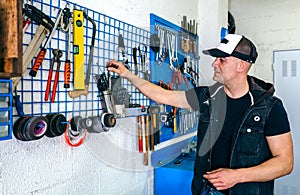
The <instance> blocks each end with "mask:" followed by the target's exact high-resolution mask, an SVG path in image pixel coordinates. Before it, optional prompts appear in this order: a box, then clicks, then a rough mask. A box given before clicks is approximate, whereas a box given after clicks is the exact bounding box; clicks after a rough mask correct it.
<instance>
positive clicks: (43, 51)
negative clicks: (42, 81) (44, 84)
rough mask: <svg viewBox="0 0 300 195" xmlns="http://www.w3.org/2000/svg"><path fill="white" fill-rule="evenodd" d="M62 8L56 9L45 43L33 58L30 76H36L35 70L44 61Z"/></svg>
mask: <svg viewBox="0 0 300 195" xmlns="http://www.w3.org/2000/svg"><path fill="white" fill-rule="evenodd" d="M62 13H63V12H62V9H60V10H59V11H58V14H57V17H56V21H55V23H54V26H53V29H52V31H51V34H50V35H49V36H48V38H47V40H46V42H45V44H44V45H43V47H42V49H41V50H40V52H39V54H38V56H37V57H36V59H35V62H34V64H33V67H32V69H31V70H30V72H29V75H30V76H32V77H35V76H36V73H37V71H38V70H39V68H40V66H41V65H42V63H43V61H44V58H45V55H46V51H47V47H48V45H49V43H50V41H51V39H52V37H53V35H54V33H55V29H56V28H57V26H58V24H59V21H60V17H61V16H62Z"/></svg>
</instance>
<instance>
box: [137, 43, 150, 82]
mask: <svg viewBox="0 0 300 195" xmlns="http://www.w3.org/2000/svg"><path fill="white" fill-rule="evenodd" d="M138 51H139V55H140V59H141V67H142V68H141V72H142V73H143V74H144V79H145V80H148V81H149V80H150V70H149V67H148V65H149V60H148V58H147V46H146V45H145V44H143V43H140V44H139V47H138Z"/></svg>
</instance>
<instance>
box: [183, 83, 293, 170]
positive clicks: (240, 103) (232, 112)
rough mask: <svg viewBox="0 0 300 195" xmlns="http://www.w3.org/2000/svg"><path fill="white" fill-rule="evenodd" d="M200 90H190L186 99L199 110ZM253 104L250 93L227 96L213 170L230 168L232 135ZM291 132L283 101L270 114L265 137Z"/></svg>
mask: <svg viewBox="0 0 300 195" xmlns="http://www.w3.org/2000/svg"><path fill="white" fill-rule="evenodd" d="M199 90H201V89H200V88H195V89H194V90H188V91H187V92H186V97H187V100H188V102H189V104H190V105H191V107H192V108H194V109H196V108H198V105H199V104H198V101H199V99H201V98H199V97H195V94H201V93H199ZM250 104H251V99H250V95H249V93H247V94H246V95H244V96H243V97H240V98H237V99H232V98H230V97H228V96H227V107H226V117H225V121H224V126H223V129H222V131H221V134H220V136H219V137H218V140H217V141H216V143H215V145H214V146H213V153H212V159H211V162H212V170H215V169H218V168H228V167H229V159H230V146H231V142H232V135H233V131H234V128H235V127H236V125H237V122H238V121H239V120H240V119H241V117H242V115H243V114H242V113H243V112H244V110H245V108H246V107H249V106H250ZM289 131H290V124H289V121H288V117H287V113H286V111H285V109H284V107H283V104H282V102H281V101H277V102H276V103H275V105H274V106H273V108H272V109H271V111H270V113H269V117H268V119H267V121H266V125H265V136H274V135H279V134H283V133H287V132H289Z"/></svg>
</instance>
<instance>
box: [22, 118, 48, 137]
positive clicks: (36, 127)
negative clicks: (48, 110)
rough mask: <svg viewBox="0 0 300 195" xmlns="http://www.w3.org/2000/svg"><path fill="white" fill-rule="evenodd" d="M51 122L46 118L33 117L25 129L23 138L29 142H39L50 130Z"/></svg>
mask: <svg viewBox="0 0 300 195" xmlns="http://www.w3.org/2000/svg"><path fill="white" fill-rule="evenodd" d="M48 125H49V121H48V119H47V118H46V117H45V116H33V117H31V118H30V119H29V120H28V121H27V122H26V123H25V126H24V128H23V136H24V137H25V138H26V139H27V140H37V139H40V138H42V137H43V136H44V135H45V133H46V131H47V128H48Z"/></svg>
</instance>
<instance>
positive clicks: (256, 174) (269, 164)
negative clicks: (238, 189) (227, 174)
mask: <svg viewBox="0 0 300 195" xmlns="http://www.w3.org/2000/svg"><path fill="white" fill-rule="evenodd" d="M292 169H293V160H292V159H291V158H279V157H274V158H272V159H270V160H268V161H266V162H264V163H262V164H260V165H257V166H254V167H249V168H241V169H238V170H237V171H238V172H239V178H240V182H239V183H244V182H265V181H270V180H274V179H276V178H279V177H282V176H284V175H287V174H289V173H291V171H292Z"/></svg>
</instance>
